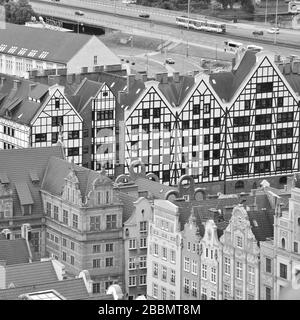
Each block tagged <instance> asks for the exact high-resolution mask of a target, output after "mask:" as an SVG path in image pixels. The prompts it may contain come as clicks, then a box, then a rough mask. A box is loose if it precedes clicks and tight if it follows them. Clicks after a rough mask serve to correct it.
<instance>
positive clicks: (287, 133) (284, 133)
mask: <svg viewBox="0 0 300 320" xmlns="http://www.w3.org/2000/svg"><path fill="white" fill-rule="evenodd" d="M276 133H277V134H276V138H277V139H283V138H291V137H293V128H283V129H277V132H276Z"/></svg>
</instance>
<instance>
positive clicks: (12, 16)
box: [0, 0, 36, 24]
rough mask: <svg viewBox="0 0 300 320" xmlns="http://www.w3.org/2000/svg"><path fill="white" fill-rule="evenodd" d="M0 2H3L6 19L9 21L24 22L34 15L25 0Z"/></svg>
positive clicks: (0, 0) (2, 0)
mask: <svg viewBox="0 0 300 320" xmlns="http://www.w3.org/2000/svg"><path fill="white" fill-rule="evenodd" d="M0 4H4V7H5V15H6V21H7V22H10V23H15V24H25V22H27V21H30V19H31V17H32V16H35V15H36V14H35V13H34V11H33V9H32V7H31V5H30V4H29V3H28V1H27V0H18V2H14V1H13V0H8V1H7V0H0Z"/></svg>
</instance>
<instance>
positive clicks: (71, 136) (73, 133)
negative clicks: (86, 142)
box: [68, 130, 79, 140]
mask: <svg viewBox="0 0 300 320" xmlns="http://www.w3.org/2000/svg"><path fill="white" fill-rule="evenodd" d="M68 139H70V140H72V139H79V130H74V131H69V132H68Z"/></svg>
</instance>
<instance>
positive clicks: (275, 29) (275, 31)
mask: <svg viewBox="0 0 300 320" xmlns="http://www.w3.org/2000/svg"><path fill="white" fill-rule="evenodd" d="M267 32H268V33H273V34H274V33H276V34H279V28H271V29H269V30H268V31H267Z"/></svg>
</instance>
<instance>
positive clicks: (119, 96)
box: [118, 91, 127, 105]
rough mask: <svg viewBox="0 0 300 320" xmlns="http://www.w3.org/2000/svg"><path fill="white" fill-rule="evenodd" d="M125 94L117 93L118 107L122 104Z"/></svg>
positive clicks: (123, 92)
mask: <svg viewBox="0 0 300 320" xmlns="http://www.w3.org/2000/svg"><path fill="white" fill-rule="evenodd" d="M126 94H127V92H125V91H118V103H119V104H120V105H122V104H123V100H124V98H125V96H126Z"/></svg>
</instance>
